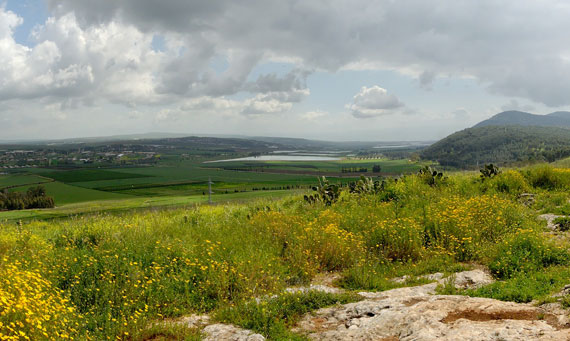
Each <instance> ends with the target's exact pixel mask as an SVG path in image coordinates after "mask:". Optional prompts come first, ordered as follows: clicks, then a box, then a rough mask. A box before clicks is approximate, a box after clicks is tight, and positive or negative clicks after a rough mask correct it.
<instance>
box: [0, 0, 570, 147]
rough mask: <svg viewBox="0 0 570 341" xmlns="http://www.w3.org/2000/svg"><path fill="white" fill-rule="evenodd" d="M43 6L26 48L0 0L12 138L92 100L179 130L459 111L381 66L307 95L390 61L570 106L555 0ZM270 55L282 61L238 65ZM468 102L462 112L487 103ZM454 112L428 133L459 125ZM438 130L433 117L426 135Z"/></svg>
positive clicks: (545, 104)
mask: <svg viewBox="0 0 570 341" xmlns="http://www.w3.org/2000/svg"><path fill="white" fill-rule="evenodd" d="M47 5H48V9H49V18H48V19H47V20H45V22H39V23H37V25H36V26H35V29H34V30H33V31H32V32H30V35H31V37H32V41H33V42H34V44H33V45H32V46H26V45H22V44H19V43H18V42H16V40H15V38H14V32H15V30H16V29H17V27H18V26H19V25H21V24H22V21H23V20H26V18H23V17H22V16H20V15H19V14H18V13H14V12H12V11H9V10H7V9H6V8H0V123H2V125H1V126H0V134H4V135H6V136H9V137H11V138H16V137H18V136H16V134H15V133H14V128H18V127H22V126H23V125H24V123H26V122H28V123H27V124H26V125H27V126H28V128H26V129H28V130H24V128H21V129H22V136H21V137H30V136H27V135H28V134H31V133H32V132H33V129H31V128H29V126H30V125H33V124H34V122H41V121H42V120H46V119H50V120H54V119H57V120H59V121H60V122H62V123H61V124H60V125H61V126H62V127H65V129H64V128H62V131H61V133H62V134H68V135H69V134H72V133H70V132H69V130H70V129H73V127H76V128H77V132H78V133H77V134H89V133H96V132H97V130H89V131H88V130H85V129H84V130H81V129H79V128H78V127H77V125H78V124H80V123H81V122H91V121H89V117H91V116H90V114H89V113H93V112H101V110H103V109H101V108H105V109H104V110H103V111H105V112H107V113H109V112H110V111H112V112H113V113H114V114H113V115H111V114H109V117H108V118H107V119H112V117H116V115H115V114H121V113H123V116H124V117H125V118H126V117H128V118H129V119H125V122H122V123H121V121H120V120H117V121H116V122H115V125H113V126H114V127H115V128H116V129H115V130H116V131H115V130H114V131H113V132H115V133H116V132H119V131H122V130H121V128H120V126H117V125H121V124H124V125H125V127H127V126H131V127H132V125H133V124H135V125H138V126H137V127H138V128H139V129H152V128H154V127H160V128H163V129H169V127H170V128H172V127H174V125H168V124H166V125H163V126H161V125H160V122H171V123H172V122H177V121H183V122H189V120H192V121H193V122H195V123H196V126H194V127H192V126H188V127H187V129H186V131H189V132H190V131H192V132H194V131H195V130H193V129H192V128H199V129H200V130H203V129H205V127H211V125H210V124H219V122H231V124H234V127H233V128H231V129H230V128H227V129H225V130H216V131H223V132H228V133H229V132H233V133H258V132H259V133H263V132H264V131H266V132H268V133H271V134H280V135H287V134H291V132H295V131H296V130H298V131H300V132H302V133H301V134H300V135H303V134H304V135H307V132H308V130H306V131H307V132H306V131H305V130H303V128H302V127H301V126H305V125H306V122H307V121H315V120H316V119H317V118H318V119H319V120H321V121H322V120H327V121H328V123H327V124H325V125H324V126H323V127H322V128H323V129H324V128H326V129H327V130H330V129H335V128H334V127H335V126H331V125H332V124H335V125H337V126H336V127H337V130H338V132H339V134H340V132H341V130H346V126H347V124H348V123H350V124H352V125H353V126H354V127H355V136H354V139H356V138H357V137H358V132H357V130H358V129H364V127H366V128H367V129H370V125H371V123H370V122H371V120H375V121H374V122H376V124H377V125H378V129H379V131H381V128H382V127H387V126H391V127H393V126H395V125H397V124H398V122H400V121H402V120H403V121H405V120H406V118H405V116H406V115H418V116H420V118H418V119H417V121H422V120H431V122H433V125H435V126H437V124H438V123H437V120H438V119H439V120H442V121H445V120H448V118H449V117H458V115H456V113H457V112H460V111H461V112H462V113H464V114H462V115H459V116H461V117H462V118H461V120H460V121H461V122H465V121H466V120H465V117H468V116H469V115H470V111H469V110H467V109H465V108H464V107H465V106H467V105H468V103H467V104H465V105H458V106H457V108H452V109H453V110H448V108H446V107H444V106H441V107H437V106H432V107H430V108H422V107H420V106H421V104H419V103H415V102H413V100H412V101H410V100H407V99H406V98H407V97H414V96H411V95H410V94H408V93H396V92H394V90H393V89H390V88H389V87H388V86H387V85H386V84H384V83H385V82H388V81H387V80H383V79H378V80H377V82H375V83H374V84H370V83H368V82H367V83H364V82H363V84H360V90H358V89H355V90H353V92H352V93H349V94H345V95H347V96H348V98H352V101H347V102H346V103H344V104H342V105H338V107H337V108H336V109H334V108H332V109H331V108H329V107H326V105H325V103H322V105H321V104H319V103H317V105H319V106H320V107H307V105H306V104H305V103H307V102H310V97H311V96H312V92H314V91H313V89H310V88H309V86H308V79H310V78H311V77H315V76H313V75H315V74H316V73H323V72H325V73H330V74H336V73H339V72H347V71H348V72H350V71H351V70H354V71H355V74H356V70H390V72H394V73H396V74H400V75H404V76H405V77H408V78H409V79H410V80H413V81H414V82H415V84H416V87H417V91H418V92H424V93H428V94H430V93H432V94H433V95H434V96H435V95H437V93H436V92H437V91H438V90H437V89H436V88H435V87H434V83H435V82H437V81H438V79H448V80H454V79H466V80H470V81H472V82H475V84H477V86H478V87H480V88H482V89H483V90H484V92H486V93H487V94H488V96H489V99H490V102H492V101H491V99H494V101H495V102H496V101H497V98H499V99H500V101H501V102H502V105H495V104H493V105H491V104H489V106H488V110H489V111H490V112H492V111H493V110H495V109H497V110H499V109H500V108H501V106H502V107H504V108H506V107H509V108H515V107H516V108H523V109H525V108H526V109H529V108H530V109H533V108H536V107H539V108H546V109H548V108H550V107H552V108H556V110H559V109H561V108H562V109H563V108H564V107H566V106H568V105H570V96H568V94H570V44H569V43H570V39H569V38H568V34H567V32H568V31H569V30H570V22H569V21H568V18H569V17H570V5H569V4H568V3H567V2H566V1H540V2H539V1H534V0H520V1H490V0H489V1H487V0H480V1H438V0H434V1H429V2H426V1H419V0H417V1H415V0H409V1H370V0H350V1H348V0H342V1H341V0H326V1H325V0H322V1H321V0H304V1H293V0H279V1H277V0H276V1H271V0H243V1H230V0H227V1H222V0H220V1H215V0H212V1H189V0H162V1H156V0H115V1H92V0H47ZM270 62H279V63H285V64H286V65H289V66H290V68H289V70H288V71H286V72H278V70H270V71H267V72H265V73H260V74H257V75H255V76H254V71H255V70H256V68H258V67H260V66H261V65H265V64H267V63H270ZM325 90H326V89H325ZM331 96H336V94H331ZM310 103H313V102H310ZM323 107H326V108H327V110H323V109H322V108H323ZM21 108H24V109H25V110H24V111H25V113H22V110H21ZM98 108H99V109H98ZM98 110H99V111H98ZM333 110H334V111H333ZM438 111H440V112H438ZM478 111H479V112H477V113H474V114H473V117H482V116H485V115H488V112H482V110H481V109H480V108H478ZM552 111H554V110H552ZM204 115H208V117H207V118H204V117H203V116H204ZM101 117H102V118H103V117H105V116H104V115H103V116H101ZM215 117H217V118H218V119H219V120H218V121H216V120H215ZM230 118H231V120H230V121H228V119H230ZM64 121H65V122H64ZM282 121H283V122H284V121H287V122H288V124H285V125H282V127H283V129H282V130H279V129H274V128H271V129H264V127H265V126H266V125H276V124H280V122H282ZM292 121H295V122H298V124H297V126H296V125H295V124H294V123H292ZM129 122H130V123H129ZM133 122H137V123H133ZM141 122H146V123H145V124H143V123H141ZM151 122H152V123H151ZM216 122H218V123H216ZM456 123H457V124H455V125H449V124H448V126H447V128H446V129H444V132H443V133H448V132H451V131H452V130H453V129H457V128H461V125H460V124H459V122H456ZM464 124H465V123H464ZM175 125H177V126H179V125H180V124H179V123H175ZM98 127H99V128H100V130H104V129H107V128H108V127H106V126H104V125H99V126H98ZM244 127H251V128H252V129H250V131H248V129H246V128H244ZM296 127H297V128H296ZM359 127H360V128H359ZM464 127H466V126H464ZM123 130H125V131H127V130H126V129H123ZM63 131H65V133H64V132H63ZM206 132H207V131H206ZM212 132H215V131H212ZM77 134H76V135H77ZM102 134H103V131H102ZM441 134H442V132H440V131H439V130H438V132H437V133H434V134H432V135H433V137H432V138H435V137H441V136H436V135H441ZM314 135H315V134H314ZM333 135H334V134H331V135H328V137H333ZM345 135H346V136H344V137H343V138H348V137H349V136H348V135H347V134H345ZM319 136H320V135H319V134H316V135H315V136H307V137H319ZM323 136H324V137H327V136H325V135H323ZM339 136H340V135H339ZM1 137H2V136H1V135H0V139H1ZM406 137H407V138H408V139H414V138H413V136H406ZM425 137H426V138H429V137H430V135H429V134H427V135H425ZM368 138H372V137H368ZM378 139H382V138H378Z"/></svg>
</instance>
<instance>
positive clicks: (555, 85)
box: [48, 0, 570, 106]
mask: <svg viewBox="0 0 570 341" xmlns="http://www.w3.org/2000/svg"><path fill="white" fill-rule="evenodd" d="M48 3H49V5H50V9H51V10H52V11H53V13H57V15H59V16H61V15H64V14H65V13H70V12H73V13H75V14H76V15H77V17H78V18H80V20H79V21H80V22H81V23H82V25H83V26H98V25H105V24H107V23H109V22H114V21H118V22H122V23H127V24H128V25H133V26H135V27H137V28H138V29H139V30H141V31H142V32H156V31H159V32H170V33H176V34H178V35H181V36H184V37H185V39H190V40H191V41H193V42H194V43H196V44H197V45H196V46H200V44H202V42H200V41H201V39H205V40H207V42H208V44H207V45H208V48H209V50H208V51H216V52H220V51H230V50H236V49H237V50H243V51H248V52H249V53H258V55H259V56H261V55H262V56H263V57H264V58H273V59H287V60H292V61H297V63H298V64H300V65H301V66H303V67H310V68H316V69H321V70H322V69H325V70H329V71H334V70H338V69H339V68H346V67H347V66H351V67H360V68H362V67H366V68H383V69H396V70H400V71H401V72H406V73H415V76H416V77H418V78H419V81H420V84H421V85H422V86H427V87H428V88H429V85H430V84H431V82H432V81H433V76H434V75H433V74H432V73H430V72H429V71H428V72H424V71H425V70H437V72H438V73H444V74H449V75H455V76H466V77H475V78H477V79H479V80H480V81H481V82H483V83H484V84H488V85H489V89H490V90H491V91H493V92H496V93H499V94H502V95H506V96H517V97H524V98H527V99H530V100H533V101H536V102H541V103H544V104H546V105H549V106H559V105H565V104H570V97H569V96H567V94H568V93H569V92H570V51H569V50H568V48H567V46H566V45H565V44H563V43H562V42H564V41H566V40H567V37H566V32H567V31H568V29H570V24H569V23H568V20H567V18H568V16H569V15H570V6H568V4H567V3H566V2H564V1H560V0H549V1H534V0H521V1H517V2H516V3H515V2H509V1H494V0H481V1H472V2H466V1H454V2H449V1H446V0H435V1H430V2H426V1H423V0H411V1H406V2H401V1H391V0H377V1H369V0H351V1H347V0H330V1H323V0H308V1H296V0H280V1H277V0H275V1H267V0H244V1H231V0H220V1H188V0H165V1H160V2H156V1H154V0H122V1H105V2H93V1H92V0H49V1H48ZM252 9H255V10H252ZM545 18H548V20H545ZM203 57H204V58H206V59H207V58H208V53H205V55H204V56H203ZM185 65H196V64H192V63H190V64H185ZM193 75H194V74H190V75H189V77H192V76H193ZM238 78H239V77H238ZM230 79H232V78H230Z"/></svg>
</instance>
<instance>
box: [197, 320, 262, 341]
mask: <svg viewBox="0 0 570 341" xmlns="http://www.w3.org/2000/svg"><path fill="white" fill-rule="evenodd" d="M204 334H205V336H204V338H203V339H202V340H204V341H219V340H224V341H264V340H265V337H263V335H260V334H255V333H253V332H252V331H250V330H245V329H241V328H238V327H235V326H233V325H231V324H221V323H217V324H211V325H209V326H207V327H206V328H204Z"/></svg>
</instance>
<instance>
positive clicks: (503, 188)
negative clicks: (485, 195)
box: [488, 170, 530, 194]
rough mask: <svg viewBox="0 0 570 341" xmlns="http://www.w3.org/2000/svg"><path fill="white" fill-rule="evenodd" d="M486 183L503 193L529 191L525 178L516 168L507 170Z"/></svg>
mask: <svg viewBox="0 0 570 341" xmlns="http://www.w3.org/2000/svg"><path fill="white" fill-rule="evenodd" d="M488 185H489V186H491V187H493V188H494V189H495V190H496V191H498V192H503V193H510V194H521V193H525V192H529V191H530V186H529V185H528V183H527V181H526V179H525V178H524V176H523V175H522V174H521V173H520V172H518V171H516V170H508V171H506V172H503V173H501V174H499V175H497V176H495V177H493V179H492V180H491V181H490V183H489V184H488Z"/></svg>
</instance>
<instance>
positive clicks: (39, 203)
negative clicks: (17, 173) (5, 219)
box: [0, 186, 55, 211]
mask: <svg viewBox="0 0 570 341" xmlns="http://www.w3.org/2000/svg"><path fill="white" fill-rule="evenodd" d="M52 207H55V202H54V200H53V198H52V197H50V196H47V195H46V189H45V187H44V186H37V187H30V188H28V190H27V191H26V192H8V191H7V190H2V191H0V210H9V211H10V210H24V209H28V208H52Z"/></svg>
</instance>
